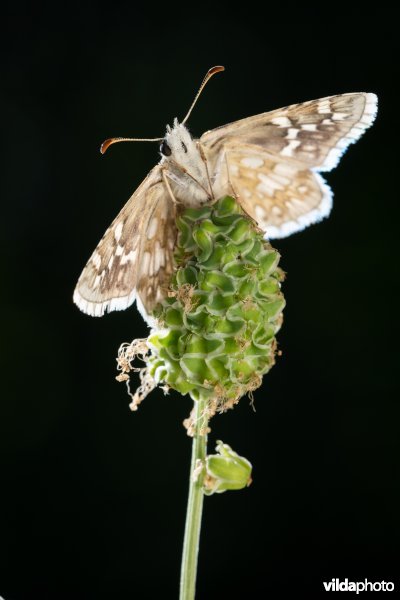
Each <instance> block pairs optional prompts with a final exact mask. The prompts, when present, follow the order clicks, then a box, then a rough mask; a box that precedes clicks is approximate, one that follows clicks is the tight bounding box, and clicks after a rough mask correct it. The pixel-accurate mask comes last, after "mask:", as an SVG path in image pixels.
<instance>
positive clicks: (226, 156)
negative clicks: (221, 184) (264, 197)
mask: <svg viewBox="0 0 400 600" xmlns="http://www.w3.org/2000/svg"><path fill="white" fill-rule="evenodd" d="M224 158H225V164H226V174H227V178H228V184H229V185H230V187H231V190H232V193H233V197H234V198H236V200H237V201H238V202H240V195H239V194H238V192H237V191H236V190H235V188H234V187H233V183H232V180H231V176H230V172H229V162H228V153H227V152H225V156H224Z"/></svg>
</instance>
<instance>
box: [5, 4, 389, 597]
mask: <svg viewBox="0 0 400 600" xmlns="http://www.w3.org/2000/svg"><path fill="white" fill-rule="evenodd" d="M16 6H17V7H18V8H15V7H16ZM68 6H69V8H68V10H65V11H64V10H63V8H61V7H60V6H57V5H56V4H51V5H50V4H49V5H43V4H42V5H41V4H36V3H35V4H33V3H32V4H30V3H27V4H24V3H23V2H22V3H19V4H18V5H17V4H16V3H14V4H13V5H12V7H11V8H10V9H9V10H8V11H7V15H5V14H3V17H5V16H7V19H6V20H5V21H4V23H5V24H6V27H5V29H4V28H3V35H2V39H1V44H2V46H3V48H2V52H1V57H2V61H4V64H3V66H2V69H1V73H2V75H1V88H2V109H1V121H2V126H5V129H4V133H3V136H2V150H3V153H4V157H3V159H2V167H3V168H2V176H1V178H0V181H1V186H2V193H1V200H2V204H1V206H2V208H1V212H2V219H1V226H0V227H1V253H0V257H1V281H2V286H1V292H2V293H1V300H2V311H1V315H2V325H1V332H2V336H1V338H2V344H1V346H2V357H1V365H2V375H1V384H2V393H1V404H0V406H1V425H0V427H1V431H0V460H1V482H2V485H1V487H2V491H1V505H2V506H1V512H0V515H1V517H0V529H1V535H0V570H1V574H0V595H2V596H4V597H5V599H6V600H25V599H27V600H28V599H29V600H30V599H36V598H40V599H41V600H47V599H50V598H51V599H54V598H57V599H61V600H62V599H64V598H72V597H73V598H85V599H90V600H91V599H93V600H95V599H100V598H118V599H120V600H125V599H128V598H151V599H152V598H159V597H163V598H165V597H170V598H174V597H177V588H178V579H179V566H180V552H181V543H182V536H183V526H184V515H185V505H186V493H187V477H188V469H189V459H190V440H189V438H188V437H187V436H186V434H185V431H184V429H183V427H182V420H183V419H184V418H185V417H186V416H187V415H188V413H189V411H190V408H191V405H190V401H189V399H188V398H187V397H184V398H182V397H180V396H178V395H177V394H171V395H170V396H167V397H164V396H163V395H162V393H159V392H154V393H152V394H151V396H150V397H149V398H148V399H147V400H146V401H145V402H144V403H143V405H142V406H141V407H140V410H139V411H138V412H137V413H134V414H133V413H131V412H130V411H129V409H128V400H129V398H128V396H127V395H126V392H125V388H124V386H123V385H121V384H118V383H116V382H115V380H114V376H115V356H116V352H117V348H118V346H119V344H120V343H121V342H123V341H130V340H131V339H133V338H135V337H143V336H145V335H146V331H147V328H146V326H145V325H144V323H143V322H142V320H141V319H140V317H139V316H138V314H137V312H136V308H135V307H132V308H131V309H129V310H128V311H126V312H122V313H113V314H111V315H108V316H105V317H104V318H103V319H92V318H89V317H87V316H86V315H83V314H82V313H80V312H79V310H78V309H77V308H76V307H75V306H74V305H73V304H72V301H71V296H72V291H73V288H74V285H75V282H76V279H77V277H78V276H79V274H80V271H81V269H82V268H83V266H84V264H85V261H86V259H87V258H88V256H89V254H90V253H91V251H92V250H93V249H94V247H95V245H96V243H97V242H98V240H99V239H100V237H101V235H102V234H103V232H104V230H105V229H106V227H107V226H108V224H109V223H110V221H111V220H112V219H113V218H114V216H115V215H116V213H117V212H118V210H119V208H120V207H121V206H122V204H123V203H124V201H125V200H126V199H127V198H128V197H129V195H130V194H131V192H132V191H133V190H134V188H135V187H136V186H137V185H138V184H139V183H140V181H141V179H142V178H143V177H144V175H145V174H146V173H147V171H149V170H150V168H151V167H152V166H153V165H154V164H155V162H156V161H157V160H158V154H157V150H158V149H157V147H156V146H155V145H152V144H125V145H123V144H121V145H117V146H115V147H113V148H112V149H111V150H110V151H109V152H108V153H107V155H105V156H104V157H102V156H101V155H100V154H99V152H98V148H99V145H100V143H101V142H102V141H103V139H104V138H107V137H110V136H112V135H132V136H137V137H140V136H145V137H152V136H159V135H163V132H164V130H165V124H166V123H167V122H169V123H171V122H172V119H173V117H175V116H178V117H179V118H182V117H183V115H184V113H185V111H186V109H187V107H188V105H189V104H190V102H191V100H192V98H193V95H194V93H195V91H196V89H197V86H198V85H199V82H200V80H201V78H202V77H203V75H204V73H205V72H206V70H207V69H208V68H209V67H210V66H212V65H214V64H224V65H225V67H226V72H225V73H224V74H221V75H218V76H216V77H215V79H214V80H213V81H212V82H211V83H210V84H209V86H208V88H207V89H206V90H205V92H204V94H203V96H202V98H201V99H200V101H199V103H198V105H197V107H196V109H195V111H194V113H193V115H192V117H191V119H190V128H191V130H192V132H193V134H194V135H200V134H201V133H202V132H203V131H205V130H206V129H210V128H213V127H215V126H217V125H221V124H224V123H227V122H229V121H232V120H235V119H238V118H242V117H246V116H249V115H252V114H256V113H259V112H264V111H266V110H270V109H274V108H278V107H280V106H284V105H287V104H290V103H293V102H299V101H303V100H309V99H312V98H318V97H322V96H326V95H330V94H336V93H340V92H350V91H373V92H375V93H377V94H378V96H379V100H380V106H379V114H378V118H377V121H376V123H375V125H374V126H373V127H372V129H371V130H369V131H368V132H367V133H366V134H365V136H364V137H363V139H362V140H361V141H360V142H358V143H357V145H356V146H354V147H351V148H350V150H349V151H348V153H347V154H346V156H345V157H344V159H343V161H342V163H341V164H340V166H339V167H338V169H337V170H335V171H334V172H333V173H332V174H329V175H328V177H327V179H328V181H329V184H330V185H331V186H332V187H333V189H334V192H335V202H334V209H333V212H332V215H331V216H330V218H329V219H327V220H325V221H324V222H323V223H321V224H318V225H315V226H313V227H311V228H309V229H308V230H306V231H304V232H302V233H300V234H296V235H294V236H293V237H290V238H288V239H287V240H281V241H279V242H276V243H275V245H276V247H278V249H279V250H280V252H281V254H282V261H281V265H282V267H283V268H284V269H285V271H286V272H287V280H286V282H285V284H284V292H285V295H286V299H287V308H286V310H285V322H284V327H283V329H282V331H281V333H280V334H279V343H280V348H281V350H282V352H283V356H282V357H281V358H280V359H279V360H278V363H277V365H276V366H275V367H274V369H273V370H272V372H271V373H270V374H269V375H268V376H267V377H266V379H265V382H264V384H263V387H262V388H261V389H260V390H258V391H257V392H256V393H255V398H256V401H255V406H256V413H254V412H253V411H252V409H251V407H250V406H249V401H248V399H246V398H245V399H243V400H242V401H241V403H240V405H239V406H238V407H237V408H235V410H234V411H231V412H230V413H228V414H226V415H223V416H217V417H215V419H214V420H213V422H212V433H211V436H210V448H212V447H213V445H214V443H215V440H216V439H222V440H223V441H225V442H227V443H229V444H231V445H232V446H233V447H234V449H235V450H237V451H238V452H239V453H241V454H242V455H244V456H246V457H247V458H249V459H250V460H251V461H252V463H253V465H254V481H253V484H252V486H251V487H250V488H249V489H246V490H244V491H240V492H235V493H232V492H228V493H225V494H223V495H220V496H214V497H211V498H206V500H205V512H204V523H203V532H202V542H201V552H200V564H199V581H198V598H199V599H203V598H204V599H205V598H207V599H212V598H255V597H260V596H261V597H264V596H265V597H271V598H272V597H273V598H277V597H281V595H283V593H284V591H286V592H288V591H289V592H290V593H291V594H292V597H293V596H296V597H302V596H304V597H309V596H310V594H314V595H315V594H317V593H321V594H322V593H324V592H323V586H322V581H329V580H330V579H332V578H334V577H335V578H336V577H340V578H345V577H348V578H349V579H350V580H363V579H365V578H368V579H369V580H372V581H375V580H382V579H385V580H391V581H394V582H395V584H396V586H397V588H398V585H399V580H398V574H399V569H398V534H399V510H398V509H399V500H400V498H399V445H398V439H399V430H398V423H399V416H400V415H399V395H398V393H397V394H396V388H397V387H398V386H397V382H398V370H399V369H398V364H399V363H398V353H397V348H398V340H399V335H398V297H396V285H395V284H396V283H397V280H398V277H399V269H398V262H399V252H398V215H399V211H398V202H399V196H398V172H399V169H398V150H397V140H398V134H397V133H396V131H397V130H398V117H397V106H398V101H397V99H396V94H395V91H394V89H395V84H396V78H397V76H396V70H397V69H396V67H397V64H398V57H397V56H396V55H395V47H396V40H395V34H394V33H393V32H392V30H391V25H390V24H391V20H392V18H393V19H394V16H393V15H392V16H391V15H390V14H385V15H383V14H381V13H379V8H376V7H375V12H374V14H373V15H372V16H371V17H370V19H366V18H365V16H363V14H364V12H365V11H366V8H363V9H361V8H357V9H356V8H355V7H354V8H351V6H345V5H342V6H341V5H335V4H332V3H330V5H329V6H328V7H327V8H326V10H322V9H321V8H319V9H311V8H300V7H299V8H298V9H296V10H294V11H293V10H290V8H289V7H288V6H287V5H282V4H280V5H276V6H274V5H272V3H271V4H270V5H268V6H257V5H256V4H252V5H251V6H250V5H243V6H242V7H241V8H239V7H238V8H237V9H235V8H234V7H233V6H230V7H228V5H226V6H222V5H221V6H220V8H214V9H213V11H212V12H210V11H208V10H207V7H206V6H204V5H203V4H201V3H199V4H196V5H191V6H186V7H178V6H175V7H172V6H169V7H168V10H167V9H159V8H156V7H155V6H150V5H149V7H148V10H146V9H143V8H142V9H139V8H136V7H135V5H134V3H123V2H116V3H114V4H112V5H106V6H107V8H105V7H102V6H101V5H100V4H88V3H82V4H78V3H74V2H72V3H69V5H68ZM335 14H336V18H335ZM3 27H4V26H3ZM395 111H396V112H395Z"/></svg>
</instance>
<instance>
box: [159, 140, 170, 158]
mask: <svg viewBox="0 0 400 600" xmlns="http://www.w3.org/2000/svg"><path fill="white" fill-rule="evenodd" d="M160 152H161V154H163V155H164V156H171V154H172V150H171V148H170V147H169V146H168V144H167V142H166V141H165V140H163V142H162V144H161V146H160Z"/></svg>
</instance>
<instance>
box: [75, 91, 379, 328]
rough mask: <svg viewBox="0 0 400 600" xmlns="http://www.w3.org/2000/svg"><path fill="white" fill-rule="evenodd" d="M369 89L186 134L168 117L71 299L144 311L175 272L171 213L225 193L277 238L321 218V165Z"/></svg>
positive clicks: (341, 141) (359, 114)
mask: <svg viewBox="0 0 400 600" xmlns="http://www.w3.org/2000/svg"><path fill="white" fill-rule="evenodd" d="M376 110H377V99H376V96H375V95H374V94H369V93H364V92H358V93H352V94H340V95H337V96H331V97H328V98H321V99H318V100H311V101H309V102H304V103H302V104H293V105H291V106H287V107H285V108H282V109H278V110H275V111H271V112H267V113H262V114H260V115H255V116H253V117H248V118H246V119H242V120H240V121H236V122H234V123H230V124H228V125H225V126H222V127H219V128H217V129H214V130H211V131H207V132H206V133H204V134H203V135H202V136H201V137H200V138H199V139H198V140H197V139H194V138H192V136H191V135H190V133H189V131H188V129H187V128H186V126H185V125H184V123H179V122H178V121H177V120H176V119H175V121H174V124H173V126H172V127H167V132H166V135H165V138H164V139H163V141H162V144H161V148H160V150H161V160H160V162H159V164H158V165H156V166H155V167H154V168H153V169H152V171H150V173H149V175H148V176H147V177H146V179H145V180H144V181H143V183H142V184H141V185H140V186H139V188H138V189H137V190H136V191H135V192H134V194H133V195H132V197H131V198H130V199H129V200H128V202H127V204H126V205H125V206H124V207H123V208H122V210H121V212H120V213H119V215H118V216H117V217H116V219H115V220H114V221H113V223H112V224H111V226H110V227H109V228H108V230H107V231H106V233H105V234H104V236H103V238H102V240H101V241H100V243H99V244H98V246H97V248H96V250H95V251H94V252H93V254H92V256H91V257H90V259H89V261H88V263H87V265H86V267H85V269H84V270H83V272H82V275H81V277H80V278H79V281H78V284H77V286H76V289H75V292H74V302H75V303H76V304H77V305H78V307H79V308H80V309H81V310H82V311H83V312H85V313H87V314H90V315H93V316H102V315H103V314H104V313H105V312H110V311H113V310H123V309H125V308H127V307H128V306H130V305H131V304H132V303H133V302H134V301H135V300H136V302H137V306H138V308H139V310H140V311H141V313H142V314H143V316H144V317H145V318H146V319H147V320H148V322H151V319H150V318H149V317H148V315H149V314H150V313H151V312H152V311H153V309H154V308H155V306H156V305H157V303H159V302H160V301H161V300H162V298H163V297H165V295H166V293H167V289H168V283H169V280H170V277H171V273H172V271H173V269H174V259H173V251H174V246H175V240H176V211H177V207H178V206H179V205H182V206H184V207H198V206H201V205H202V204H204V203H207V202H210V201H213V200H214V199H217V198H219V197H222V196H224V195H233V196H235V197H236V198H237V200H238V202H239V203H240V204H241V205H242V207H243V209H244V210H245V211H246V213H247V214H248V215H250V216H251V217H252V218H253V219H254V220H255V221H256V222H257V224H258V226H259V227H260V228H261V229H263V230H264V231H265V235H266V237H267V238H271V239H272V238H280V237H285V236H287V235H290V234H292V233H295V232H297V231H300V230H301V229H304V227H306V226H308V225H310V224H312V223H315V222H317V221H319V220H321V219H322V218H323V217H326V216H327V215H328V214H329V212H330V210H331V206H332V192H331V190H330V188H329V186H328V185H327V184H326V183H325V181H324V179H323V178H322V176H321V175H320V174H319V172H320V171H329V170H331V169H332V168H334V167H335V166H336V164H337V163H338V161H339V159H340V157H341V155H342V154H343V152H344V151H345V150H346V148H347V147H348V146H349V145H350V144H351V143H353V142H355V141H356V140H357V139H358V138H359V137H360V136H361V135H362V134H363V133H364V131H365V130H366V129H367V128H368V127H369V126H370V125H371V124H372V122H373V120H374V118H375V114H376Z"/></svg>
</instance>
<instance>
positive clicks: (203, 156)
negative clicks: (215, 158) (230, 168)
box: [197, 141, 215, 200]
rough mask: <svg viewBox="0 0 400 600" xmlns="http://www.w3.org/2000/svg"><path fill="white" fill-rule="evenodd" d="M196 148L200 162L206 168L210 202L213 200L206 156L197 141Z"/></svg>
mask: <svg viewBox="0 0 400 600" xmlns="http://www.w3.org/2000/svg"><path fill="white" fill-rule="evenodd" d="M197 148H198V149H199V152H200V156H201V159H202V161H203V163H204V166H205V168H206V174H207V180H208V186H209V188H210V199H211V200H215V196H214V191H213V188H212V185H211V177H210V172H209V170H208V161H207V157H206V155H205V153H204V150H203V147H202V145H201V143H200V141H197Z"/></svg>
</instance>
